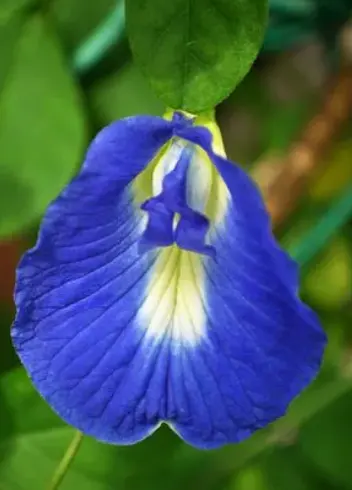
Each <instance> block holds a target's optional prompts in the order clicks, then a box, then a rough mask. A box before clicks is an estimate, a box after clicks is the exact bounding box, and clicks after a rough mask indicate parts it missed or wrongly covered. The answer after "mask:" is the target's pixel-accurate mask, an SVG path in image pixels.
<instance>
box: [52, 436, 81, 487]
mask: <svg viewBox="0 0 352 490" xmlns="http://www.w3.org/2000/svg"><path fill="white" fill-rule="evenodd" d="M82 440H83V434H82V432H79V431H78V430H76V431H75V433H74V436H73V438H72V441H71V442H70V445H69V446H68V448H67V450H66V452H65V454H64V456H63V458H62V460H61V461H60V463H59V465H58V467H57V468H56V471H55V473H54V476H53V478H52V480H51V482H50V484H49V486H48V488H47V490H57V489H58V488H59V486H60V484H61V482H62V480H63V479H64V477H65V475H66V473H67V471H68V469H69V467H70V465H71V463H72V461H73V459H74V457H75V456H76V454H77V452H78V450H79V448H80V446H81V443H82Z"/></svg>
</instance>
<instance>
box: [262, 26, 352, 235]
mask: <svg viewBox="0 0 352 490" xmlns="http://www.w3.org/2000/svg"><path fill="white" fill-rule="evenodd" d="M346 33H347V34H348V35H349V36H351V31H349V29H346ZM342 41H343V42H344V43H345V44H343V42H342V43H341V44H342V48H343V53H344V63H343V67H342V68H341V71H340V73H339V74H338V75H337V77H336V78H335V79H334V80H332V82H331V85H330V88H329V89H328V90H327V93H326V96H325V99H324V102H323V104H322V107H321V109H320V111H319V113H318V114H317V115H316V116H315V117H313V119H312V120H311V121H310V123H309V124H308V125H307V127H306V128H305V129H304V130H303V133H302V135H301V137H300V138H299V140H298V141H297V142H296V143H294V144H293V146H292V147H291V149H290V150H289V152H288V155H287V156H286V157H285V158H284V160H283V161H282V162H280V163H279V162H272V161H263V162H261V163H259V165H258V167H257V169H256V171H255V175H254V177H255V178H256V180H258V182H259V184H260V187H261V189H262V191H263V193H264V197H265V199H266V203H267V206H268V209H269V212H270V214H271V216H272V221H273V226H274V227H277V226H279V225H281V224H282V223H283V222H284V221H285V219H286V218H287V217H288V216H289V214H290V213H291V212H292V211H293V210H294V209H295V207H296V205H297V203H298V200H299V198H300V196H301V195H302V194H303V193H304V190H305V187H306V184H307V182H308V178H309V176H310V175H311V173H312V172H313V171H314V170H315V169H317V168H318V167H319V166H320V165H321V164H322V162H323V159H322V157H323V156H324V154H325V153H326V151H327V150H328V149H329V147H330V145H331V143H332V142H333V141H334V139H335V137H336V135H337V134H338V133H339V132H340V130H341V128H342V126H343V124H344V123H345V122H347V121H348V119H349V117H350V116H351V114H352V63H351V44H352V43H351V44H350V43H346V36H344V37H343V38H342ZM347 45H348V46H347Z"/></svg>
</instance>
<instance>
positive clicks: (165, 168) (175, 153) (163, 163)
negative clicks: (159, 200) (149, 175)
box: [153, 138, 187, 196]
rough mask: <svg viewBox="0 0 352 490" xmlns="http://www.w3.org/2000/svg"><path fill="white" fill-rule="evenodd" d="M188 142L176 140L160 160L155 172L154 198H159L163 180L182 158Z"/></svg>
mask: <svg viewBox="0 0 352 490" xmlns="http://www.w3.org/2000/svg"><path fill="white" fill-rule="evenodd" d="M186 145H187V142H186V141H184V140H181V139H179V138H178V139H176V140H174V141H173V142H172V144H171V145H170V147H169V148H168V150H167V151H166V153H165V154H164V155H163V156H162V157H161V158H160V161H159V162H158V163H157V164H156V166H155V169H154V172H153V196H157V195H158V194H160V193H161V192H162V189H163V179H164V177H165V175H167V174H168V173H170V172H171V171H172V170H173V169H174V168H175V167H176V164H177V162H178V161H179V159H180V157H181V153H182V151H183V150H184V149H185V147H186Z"/></svg>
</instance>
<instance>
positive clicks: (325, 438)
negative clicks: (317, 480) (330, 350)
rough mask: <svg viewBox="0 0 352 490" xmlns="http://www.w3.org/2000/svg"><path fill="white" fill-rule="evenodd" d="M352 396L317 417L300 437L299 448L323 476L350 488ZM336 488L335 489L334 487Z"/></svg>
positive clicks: (343, 398)
mask: <svg viewBox="0 0 352 490" xmlns="http://www.w3.org/2000/svg"><path fill="white" fill-rule="evenodd" d="M351 413H352V392H351V391H350V392H349V393H347V394H346V395H345V396H344V397H342V398H340V399H338V400H337V401H336V402H335V403H334V404H332V405H331V406H330V407H328V408H327V409H325V410H324V411H322V412H321V413H320V414H318V415H317V416H316V417H314V418H313V419H312V420H311V421H310V422H309V423H308V424H307V425H306V426H305V428H304V430H303V431H302V433H301V436H300V447H301V450H302V451H303V454H304V455H305V456H306V457H307V458H309V459H310V460H311V461H312V462H313V463H314V464H315V465H316V466H317V468H318V470H319V471H320V472H321V474H322V475H325V476H328V477H329V478H330V479H331V480H332V481H334V482H336V483H338V484H340V485H345V486H346V488H351V482H352V466H351V439H352V425H351ZM334 488H335V487H334Z"/></svg>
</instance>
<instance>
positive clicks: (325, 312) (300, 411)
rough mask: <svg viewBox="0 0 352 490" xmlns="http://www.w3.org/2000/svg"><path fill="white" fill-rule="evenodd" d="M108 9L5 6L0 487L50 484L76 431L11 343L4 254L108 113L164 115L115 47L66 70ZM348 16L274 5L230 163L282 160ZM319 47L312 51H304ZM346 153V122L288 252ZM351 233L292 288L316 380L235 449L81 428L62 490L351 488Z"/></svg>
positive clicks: (328, 196)
mask: <svg viewBox="0 0 352 490" xmlns="http://www.w3.org/2000/svg"><path fill="white" fill-rule="evenodd" d="M115 6H116V1H115V0H102V1H100V2H96V1H93V0H86V1H83V0H42V1H39V0H37V1H36V0H0V235H1V237H2V238H3V239H4V240H5V239H6V240H7V243H6V246H5V245H4V244H1V243H0V489H1V490H40V489H42V488H45V487H46V485H47V484H48V482H49V481H50V478H51V476H52V474H53V472H54V470H55V468H56V467H57V465H58V463H59V461H60V459H61V457H62V455H63V453H64V451H65V450H66V448H67V446H68V444H69V442H70V440H71V438H72V436H73V429H72V428H70V427H68V426H66V425H65V424H64V423H63V422H62V421H61V420H60V419H58V417H57V416H56V415H55V414H54V413H53V412H52V411H51V409H50V408H49V407H48V406H47V405H46V403H45V402H44V401H43V400H42V399H41V398H40V396H39V395H38V394H37V393H36V392H35V390H34V388H33V387H32V386H31V384H30V382H29V380H28V379H27V377H26V375H25V373H24V371H23V370H22V369H21V368H20V367H18V361H17V359H16V357H15V354H14V352H13V350H12V348H11V345H10V338H9V325H10V321H11V318H12V316H13V305H12V304H11V289H12V283H13V276H14V262H16V260H18V259H19V257H20V254H21V251H22V249H24V248H25V247H27V246H30V245H32V244H33V241H34V237H35V235H36V232H37V223H38V221H39V219H40V217H41V216H42V214H43V212H44V209H45V207H46V206H47V204H48V203H49V202H50V201H51V200H52V199H53V198H54V197H55V196H56V195H57V194H58V192H59V191H60V190H61V188H62V187H63V186H64V185H65V183H66V182H67V181H68V180H69V179H70V178H71V177H72V176H73V175H74V173H75V172H76V170H77V169H78V167H79V164H80V161H81V159H82V157H83V153H84V149H85V146H86V144H87V142H88V140H89V139H90V137H91V136H92V135H93V134H94V133H95V132H96V131H97V130H98V129H99V128H100V127H101V126H103V125H105V124H108V123H109V122H111V121H112V120H114V119H118V118H120V117H124V116H127V115H132V114H137V113H151V114H161V113H162V111H163V104H162V103H161V102H160V101H159V100H158V99H157V98H156V96H155V95H154V93H153V92H152V90H151V88H150V87H149V85H148V83H147V82H146V81H145V79H144V78H143V77H142V75H141V73H140V72H139V69H138V68H137V67H136V66H135V65H134V64H133V62H132V61H131V56H130V54H129V51H128V49H126V45H125V42H124V41H122V43H121V45H119V47H116V48H114V49H112V50H111V49H110V50H108V52H102V53H101V54H102V57H101V59H100V60H96V61H97V63H96V66H95V67H94V69H93V70H92V71H91V72H90V73H88V74H85V76H83V77H81V76H79V74H77V73H75V71H74V69H73V68H72V62H71V60H72V59H73V58H74V55H75V53H76V51H77V49H79V48H80V46H81V43H82V42H84V41H85V40H86V38H87V36H90V35H91V34H92V33H93V32H95V31H96V29H97V28H98V27H99V25H100V24H101V22H104V19H106V16H109V15H110V14H111V12H112V10H113V9H114V7H115ZM350 10H351V2H350V1H349V0H334V1H333V2H332V1H330V0H327V1H318V0H317V1H313V0H311V1H309V0H290V1H288V0H280V1H279V0H272V3H271V23H270V29H269V31H268V33H267V38H266V45H265V47H266V50H265V51H266V52H265V53H264V52H263V54H262V56H261V57H260V59H259V61H258V63H257V64H256V66H255V67H254V68H253V70H252V72H251V73H250V75H249V76H247V77H246V79H245V80H244V81H243V82H242V83H241V85H240V86H239V88H238V90H236V92H235V93H234V94H233V95H232V96H231V97H230V98H229V99H228V100H227V101H226V102H225V103H224V104H223V105H222V106H221V107H220V108H219V119H220V121H221V125H222V128H223V133H224V137H225V142H226V146H227V149H228V153H229V155H230V156H231V157H232V158H233V159H235V160H237V161H241V162H243V163H244V164H246V165H248V167H249V168H251V167H250V165H249V164H250V163H254V164H255V163H256V161H258V160H259V159H261V158H262V157H263V156H268V155H273V156H275V157H280V156H282V155H284V154H285V152H286V150H287V147H288V146H289V145H290V143H291V142H292V140H293V139H294V138H295V137H296V136H297V135H298V134H299V132H300V130H301V128H302V127H303V125H304V124H305V123H306V122H307V120H308V119H309V117H310V116H311V114H312V113H313V112H314V110H315V109H316V107H317V106H319V103H320V100H321V94H322V87H323V86H324V84H325V81H326V78H327V76H328V74H329V73H331V72H332V71H333V70H334V66H335V65H334V64H332V63H331V58H330V57H329V55H328V54H327V53H328V51H329V49H330V47H331V44H334V43H333V41H334V40H335V38H336V34H337V32H338V30H339V28H340V26H341V24H342V23H343V22H344V21H345V20H346V19H347V17H348V15H349V12H350ZM319 38H320V39H323V44H319V42H321V41H319V40H318V39H319ZM316 43H318V44H319V49H318V50H314V49H313V50H312V49H310V48H309V49H306V47H307V46H308V47H309V46H311V45H312V44H313V45H314V46H315V45H316ZM287 48H290V49H291V50H293V51H292V55H289V53H287V52H284V51H285V50H286V49H287ZM268 50H269V51H271V50H274V51H277V52H279V51H280V52H284V53H283V54H280V53H278V54H276V55H275V56H274V55H270V56H268V54H267V51H268ZM351 154H352V135H351V131H350V128H348V130H347V131H346V134H344V135H341V139H340V140H339V141H338V142H336V145H335V146H334V148H332V150H331V152H330V153H329V154H327V155H325V159H326V165H325V166H322V169H323V170H322V171H321V172H320V173H319V174H316V175H314V176H313V178H312V181H311V183H310V186H309V189H308V192H307V195H306V196H305V198H304V200H302V202H301V204H300V207H299V209H298V210H297V212H296V213H295V214H294V216H292V217H291V218H290V220H289V222H288V223H287V224H286V225H285V227H284V229H282V230H281V232H280V238H281V240H282V242H283V244H284V246H285V247H287V248H290V249H291V247H293V246H294V245H295V244H297V243H300V241H301V239H302V237H304V236H305V233H306V232H307V231H308V230H310V229H311V227H312V226H314V224H315V223H316V221H317V220H318V219H319V218H320V217H321V215H323V214H324V213H325V211H326V210H328V209H329V208H330V207H331V206H332V205H333V203H334V201H335V199H336V198H338V196H339V195H340V193H341V192H342V191H343V190H345V189H346V188H347V186H348V185H349V184H350V183H351V181H352V173H351ZM279 160H280V158H278V161H279ZM15 237H16V240H15ZM19 237H20V243H21V245H19V241H18V240H19ZM351 237H352V227H351V223H349V224H348V225H346V226H345V227H344V228H343V229H341V230H340V231H339V233H338V234H337V236H335V237H334V238H333V239H332V240H331V241H330V242H328V243H326V246H325V248H324V250H323V251H322V252H321V254H320V255H319V256H316V257H315V259H314V261H312V262H311V263H310V264H308V266H307V267H305V268H303V269H302V294H303V296H304V298H305V300H306V301H307V302H309V303H310V304H311V305H312V306H314V308H315V309H316V310H317V312H318V313H319V315H320V317H321V319H322V323H323V325H324V327H325V329H326V331H327V333H328V337H329V345H328V348H327V351H326V355H325V361H324V366H323V369H322V372H321V374H320V375H319V377H318V379H317V380H316V382H315V383H314V384H313V385H312V386H311V387H310V388H309V389H308V390H307V391H306V392H305V393H304V394H303V395H302V396H301V397H299V399H298V400H296V402H295V403H294V404H293V406H292V408H291V410H290V411H289V413H288V414H287V416H286V417H284V418H283V419H282V420H280V421H278V422H277V423H276V424H273V426H272V427H269V428H268V429H266V430H264V431H260V432H259V433H257V434H256V435H255V436H254V437H252V438H251V439H250V440H248V441H246V442H244V443H242V444H240V445H238V446H232V447H226V448H224V449H222V450H217V451H210V452H202V451H198V450H196V449H193V448H191V447H188V446H186V445H185V444H184V443H183V442H182V441H180V440H179V439H178V438H177V437H176V436H175V435H174V434H173V433H172V432H171V431H169V430H168V429H166V428H162V429H161V430H160V431H158V432H157V433H156V434H155V435H154V436H152V437H151V438H150V439H148V440H147V441H145V442H143V443H141V444H139V445H136V446H133V447H122V448H118V447H112V446H107V445H103V444H100V443H98V442H96V441H94V440H92V439H90V438H85V439H84V441H83V444H82V447H81V450H80V451H79V453H78V455H77V458H76V459H75V461H74V462H73V464H72V466H71V469H70V471H69V472H68V474H67V476H66V478H65V479H64V481H63V483H62V487H61V488H62V489H63V490H71V489H72V490H73V489H76V488H82V489H85V490H116V489H119V490H130V489H131V490H158V489H163V490H176V489H179V488H184V489H185V490H187V489H190V490H191V489H193V488H198V487H200V488H202V489H203V490H222V489H224V490H282V489H285V490H286V489H287V490H344V489H345V490H348V489H352V465H351V464H350V453H351V451H350V437H352V422H351V413H352V350H351V348H352V334H351V324H352V301H351V298H352V243H351Z"/></svg>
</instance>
